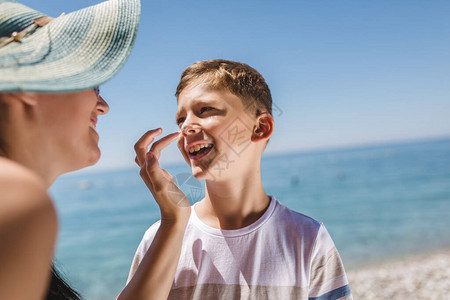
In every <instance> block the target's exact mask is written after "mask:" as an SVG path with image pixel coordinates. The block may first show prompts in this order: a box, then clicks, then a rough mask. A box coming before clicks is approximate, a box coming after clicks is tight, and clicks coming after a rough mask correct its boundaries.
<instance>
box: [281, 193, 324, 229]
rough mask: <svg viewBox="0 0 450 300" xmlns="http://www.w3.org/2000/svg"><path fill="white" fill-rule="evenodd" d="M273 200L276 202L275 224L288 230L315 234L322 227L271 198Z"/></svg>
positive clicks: (316, 221) (321, 224) (310, 218)
mask: <svg viewBox="0 0 450 300" xmlns="http://www.w3.org/2000/svg"><path fill="white" fill-rule="evenodd" d="M273 200H275V201H276V202H277V209H276V211H275V213H276V216H275V221H276V222H277V223H278V222H280V223H281V224H282V225H283V226H286V227H288V229H296V230H307V231H311V233H312V232H316V233H317V232H318V231H319V229H320V228H321V227H322V226H323V223H322V222H320V221H318V220H316V219H314V218H312V217H310V216H307V215H305V214H303V213H300V212H298V211H295V210H292V209H290V208H288V207H287V206H285V205H283V204H281V203H280V202H279V201H278V200H277V199H276V198H275V197H273ZM278 225H279V224H278Z"/></svg>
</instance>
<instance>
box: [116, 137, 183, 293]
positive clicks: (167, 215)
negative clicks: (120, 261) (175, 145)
mask: <svg viewBox="0 0 450 300" xmlns="http://www.w3.org/2000/svg"><path fill="white" fill-rule="evenodd" d="M159 134H161V130H151V131H148V132H147V133H146V134H144V136H143V137H142V138H141V139H140V140H139V141H138V142H137V143H136V146H135V150H136V163H137V164H138V165H139V166H140V167H141V172H140V174H141V177H142V179H143V180H144V182H145V184H146V185H147V187H148V188H149V190H150V191H151V193H152V194H153V197H154V198H155V200H156V202H157V203H158V205H159V207H160V210H161V224H160V226H159V229H158V231H157V233H156V236H155V238H154V240H153V242H152V245H151V246H150V248H149V250H148V251H147V253H146V254H145V256H144V258H143V259H142V262H141V263H140V265H139V267H138V269H137V271H136V273H135V274H134V276H133V278H132V279H131V281H130V282H129V283H128V285H127V286H126V287H125V289H124V290H123V291H122V293H121V294H120V295H119V296H118V299H119V300H125V299H133V300H138V299H146V300H147V299H167V296H168V295H169V292H170V288H171V286H172V282H173V279H174V276H175V272H176V269H177V265H178V259H179V257H180V253H181V246H182V242H183V236H184V231H185V229H186V226H187V223H188V221H189V217H190V212H191V208H190V205H189V202H188V200H187V198H186V196H185V195H184V194H183V193H182V192H181V190H180V189H179V188H178V187H177V185H176V184H175V182H174V180H173V178H172V176H171V175H170V174H169V173H168V172H167V171H165V170H163V169H161V168H160V166H159V162H158V159H159V157H160V153H161V150H162V149H164V148H165V147H166V146H168V145H169V144H170V143H171V142H172V141H174V140H175V139H176V137H177V136H178V133H173V134H170V135H168V136H166V137H164V138H162V139H160V140H159V141H158V142H155V143H154V144H153V145H152V147H151V149H150V151H148V152H147V149H148V147H149V145H150V144H151V143H152V142H153V140H154V139H155V137H156V136H158V135H159Z"/></svg>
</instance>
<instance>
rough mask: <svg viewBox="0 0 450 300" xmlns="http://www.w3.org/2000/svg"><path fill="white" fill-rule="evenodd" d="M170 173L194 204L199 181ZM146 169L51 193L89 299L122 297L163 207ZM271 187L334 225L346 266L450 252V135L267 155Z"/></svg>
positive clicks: (65, 252)
mask: <svg viewBox="0 0 450 300" xmlns="http://www.w3.org/2000/svg"><path fill="white" fill-rule="evenodd" d="M166 169H167V170H169V171H170V172H171V174H173V175H174V176H175V178H176V179H177V180H178V181H179V182H180V185H181V187H182V189H183V191H184V192H185V193H186V194H187V195H188V196H189V197H190V199H191V202H194V201H198V200H199V199H201V197H202V193H203V189H202V185H201V183H200V182H198V181H196V180H194V178H192V177H190V173H189V169H188V168H187V167H186V166H169V167H166ZM138 173H139V172H138V169H137V168H136V169H131V170H123V171H116V172H109V173H97V174H83V175H80V174H77V175H67V176H64V177H62V178H60V179H58V181H57V182H56V183H55V185H54V186H53V187H52V189H51V194H52V195H53V197H54V198H55V200H56V203H57V208H58V210H59V213H60V219H61V232H60V236H59V241H58V248H57V254H56V257H57V261H58V264H59V265H60V268H61V269H62V271H63V273H65V275H66V277H67V278H68V279H69V281H70V282H71V283H72V284H73V286H74V287H75V288H77V289H78V290H79V291H81V293H82V295H83V296H85V297H86V299H99V300H102V299H115V297H116V296H117V294H118V293H119V292H120V291H121V289H122V288H123V286H124V284H125V281H126V278H127V276H128V269H129V266H130V263H131V260H132V258H133V255H134V252H135V250H136V247H137V245H138V244H139V242H140V240H141V237H142V235H143V233H144V231H145V230H146V229H147V228H148V226H149V225H151V224H152V223H153V222H155V221H157V220H158V218H159V210H158V207H157V205H156V204H155V203H154V201H153V200H152V198H151V196H150V193H149V192H148V191H147V189H146V187H145V185H144V184H143V183H142V182H141V179H140V178H139V175H138ZM262 174H263V184H264V187H265V189H266V192H267V193H268V194H272V195H275V196H276V197H277V198H278V199H279V200H280V201H281V202H282V203H283V204H285V205H287V206H288V207H290V208H292V209H294V210H297V211H300V212H302V213H304V214H306V215H309V216H311V217H313V218H315V219H317V220H320V221H322V222H324V223H325V225H326V227H327V229H328V231H329V232H330V233H331V236H332V237H333V239H334V241H335V243H336V245H337V247H338V249H339V251H340V253H341V256H342V258H343V261H344V264H345V265H346V267H347V269H349V268H354V267H357V266H359V265H365V264H368V263H374V262H377V261H379V260H387V259H391V258H395V257H399V256H404V255H408V254H411V253H420V252H426V251H430V250H433V249H438V248H443V247H449V246H450V139H447V140H439V141H432V142H421V143H413V144H412V143H411V144H403V145H387V146H382V147H372V148H359V149H349V150H339V151H328V152H320V153H319V152H317V153H293V154H286V155H279V156H267V157H264V158H263V162H262Z"/></svg>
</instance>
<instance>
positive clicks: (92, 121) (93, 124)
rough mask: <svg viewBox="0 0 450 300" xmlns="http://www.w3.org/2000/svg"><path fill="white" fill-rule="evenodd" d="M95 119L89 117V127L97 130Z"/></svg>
mask: <svg viewBox="0 0 450 300" xmlns="http://www.w3.org/2000/svg"><path fill="white" fill-rule="evenodd" d="M96 125H97V120H95V119H91V122H90V123H89V127H91V128H92V129H94V130H97V126H96Z"/></svg>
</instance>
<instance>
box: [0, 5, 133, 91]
mask: <svg viewBox="0 0 450 300" xmlns="http://www.w3.org/2000/svg"><path fill="white" fill-rule="evenodd" d="M139 17H140V2H139V0H110V1H106V2H103V3H100V4H98V5H95V6H90V7H87V8H84V9H81V10H78V11H75V12H72V13H69V14H65V15H64V14H63V15H61V16H59V17H57V18H55V19H52V18H50V17H47V16H46V15H45V14H43V13H40V12H38V11H36V10H34V9H31V8H29V7H27V6H25V5H22V4H20V3H17V2H14V1H11V0H0V92H14V91H32V92H60V93H61V92H72V91H79V90H85V89H90V88H94V87H96V86H98V85H101V84H102V83H104V82H105V81H107V80H109V79H110V78H112V77H113V76H114V75H115V74H116V73H117V72H118V71H119V69H120V68H121V67H122V65H123V64H124V63H125V61H126V59H127V58H128V55H129V54H130V51H131V49H132V47H133V44H134V41H135V38H136V33H137V28H138V25H139Z"/></svg>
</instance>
